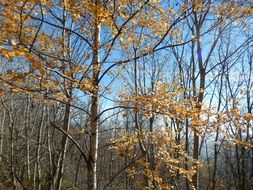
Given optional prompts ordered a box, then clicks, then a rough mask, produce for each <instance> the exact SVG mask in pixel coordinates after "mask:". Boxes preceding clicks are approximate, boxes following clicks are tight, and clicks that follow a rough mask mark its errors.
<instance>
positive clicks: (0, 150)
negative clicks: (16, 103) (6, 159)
mask: <svg viewBox="0 0 253 190" xmlns="http://www.w3.org/2000/svg"><path fill="white" fill-rule="evenodd" d="M5 114H6V110H5V109H3V117H2V121H1V128H0V155H2V154H3V143H4V123H5ZM1 162H2V157H1V156H0V165H2V164H1Z"/></svg>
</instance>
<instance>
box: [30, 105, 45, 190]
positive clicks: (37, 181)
mask: <svg viewBox="0 0 253 190" xmlns="http://www.w3.org/2000/svg"><path fill="white" fill-rule="evenodd" d="M45 109H46V106H45V105H43V108H42V115H41V121H40V126H39V131H38V136H37V149H36V160H35V164H34V171H33V188H34V190H41V166H40V157H41V155H40V154H41V152H40V151H41V143H42V130H43V126H44V119H45V117H44V115H45Z"/></svg>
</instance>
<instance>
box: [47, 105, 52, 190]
mask: <svg viewBox="0 0 253 190" xmlns="http://www.w3.org/2000/svg"><path fill="white" fill-rule="evenodd" d="M46 114H47V115H46V123H49V119H50V115H49V107H48V106H46ZM46 139H47V142H46V143H47V155H48V157H47V160H48V189H49V190H53V189H54V186H53V178H54V177H53V161H52V150H51V134H50V127H49V126H47V127H46Z"/></svg>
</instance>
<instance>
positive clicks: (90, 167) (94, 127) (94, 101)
mask: <svg viewBox="0 0 253 190" xmlns="http://www.w3.org/2000/svg"><path fill="white" fill-rule="evenodd" d="M95 3H96V5H98V4H99V1H98V0H96V2H95ZM97 14H98V10H96V13H95V24H94V25H95V28H94V29H95V30H94V37H93V40H94V41H93V59H92V66H93V76H92V77H93V88H94V89H95V90H93V93H92V98H91V123H90V128H91V133H90V150H89V158H88V159H89V160H88V164H87V180H88V182H87V183H88V185H87V186H88V190H96V189H97V175H96V170H97V149H98V120H99V118H98V104H99V80H98V76H99V72H100V64H99V48H100V47H99V46H100V26H99V21H98V18H97Z"/></svg>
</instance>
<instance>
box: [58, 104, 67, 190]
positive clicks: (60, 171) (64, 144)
mask: <svg viewBox="0 0 253 190" xmlns="http://www.w3.org/2000/svg"><path fill="white" fill-rule="evenodd" d="M69 119H70V104H66V105H65V114H64V119H63V130H64V131H66V132H68V130H69ZM67 145H68V137H67V136H66V135H64V134H63V135H62V138H61V151H60V156H59V160H58V166H57V170H58V172H57V178H56V181H55V190H61V185H62V177H63V170H64V161H65V157H66V151H67Z"/></svg>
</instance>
